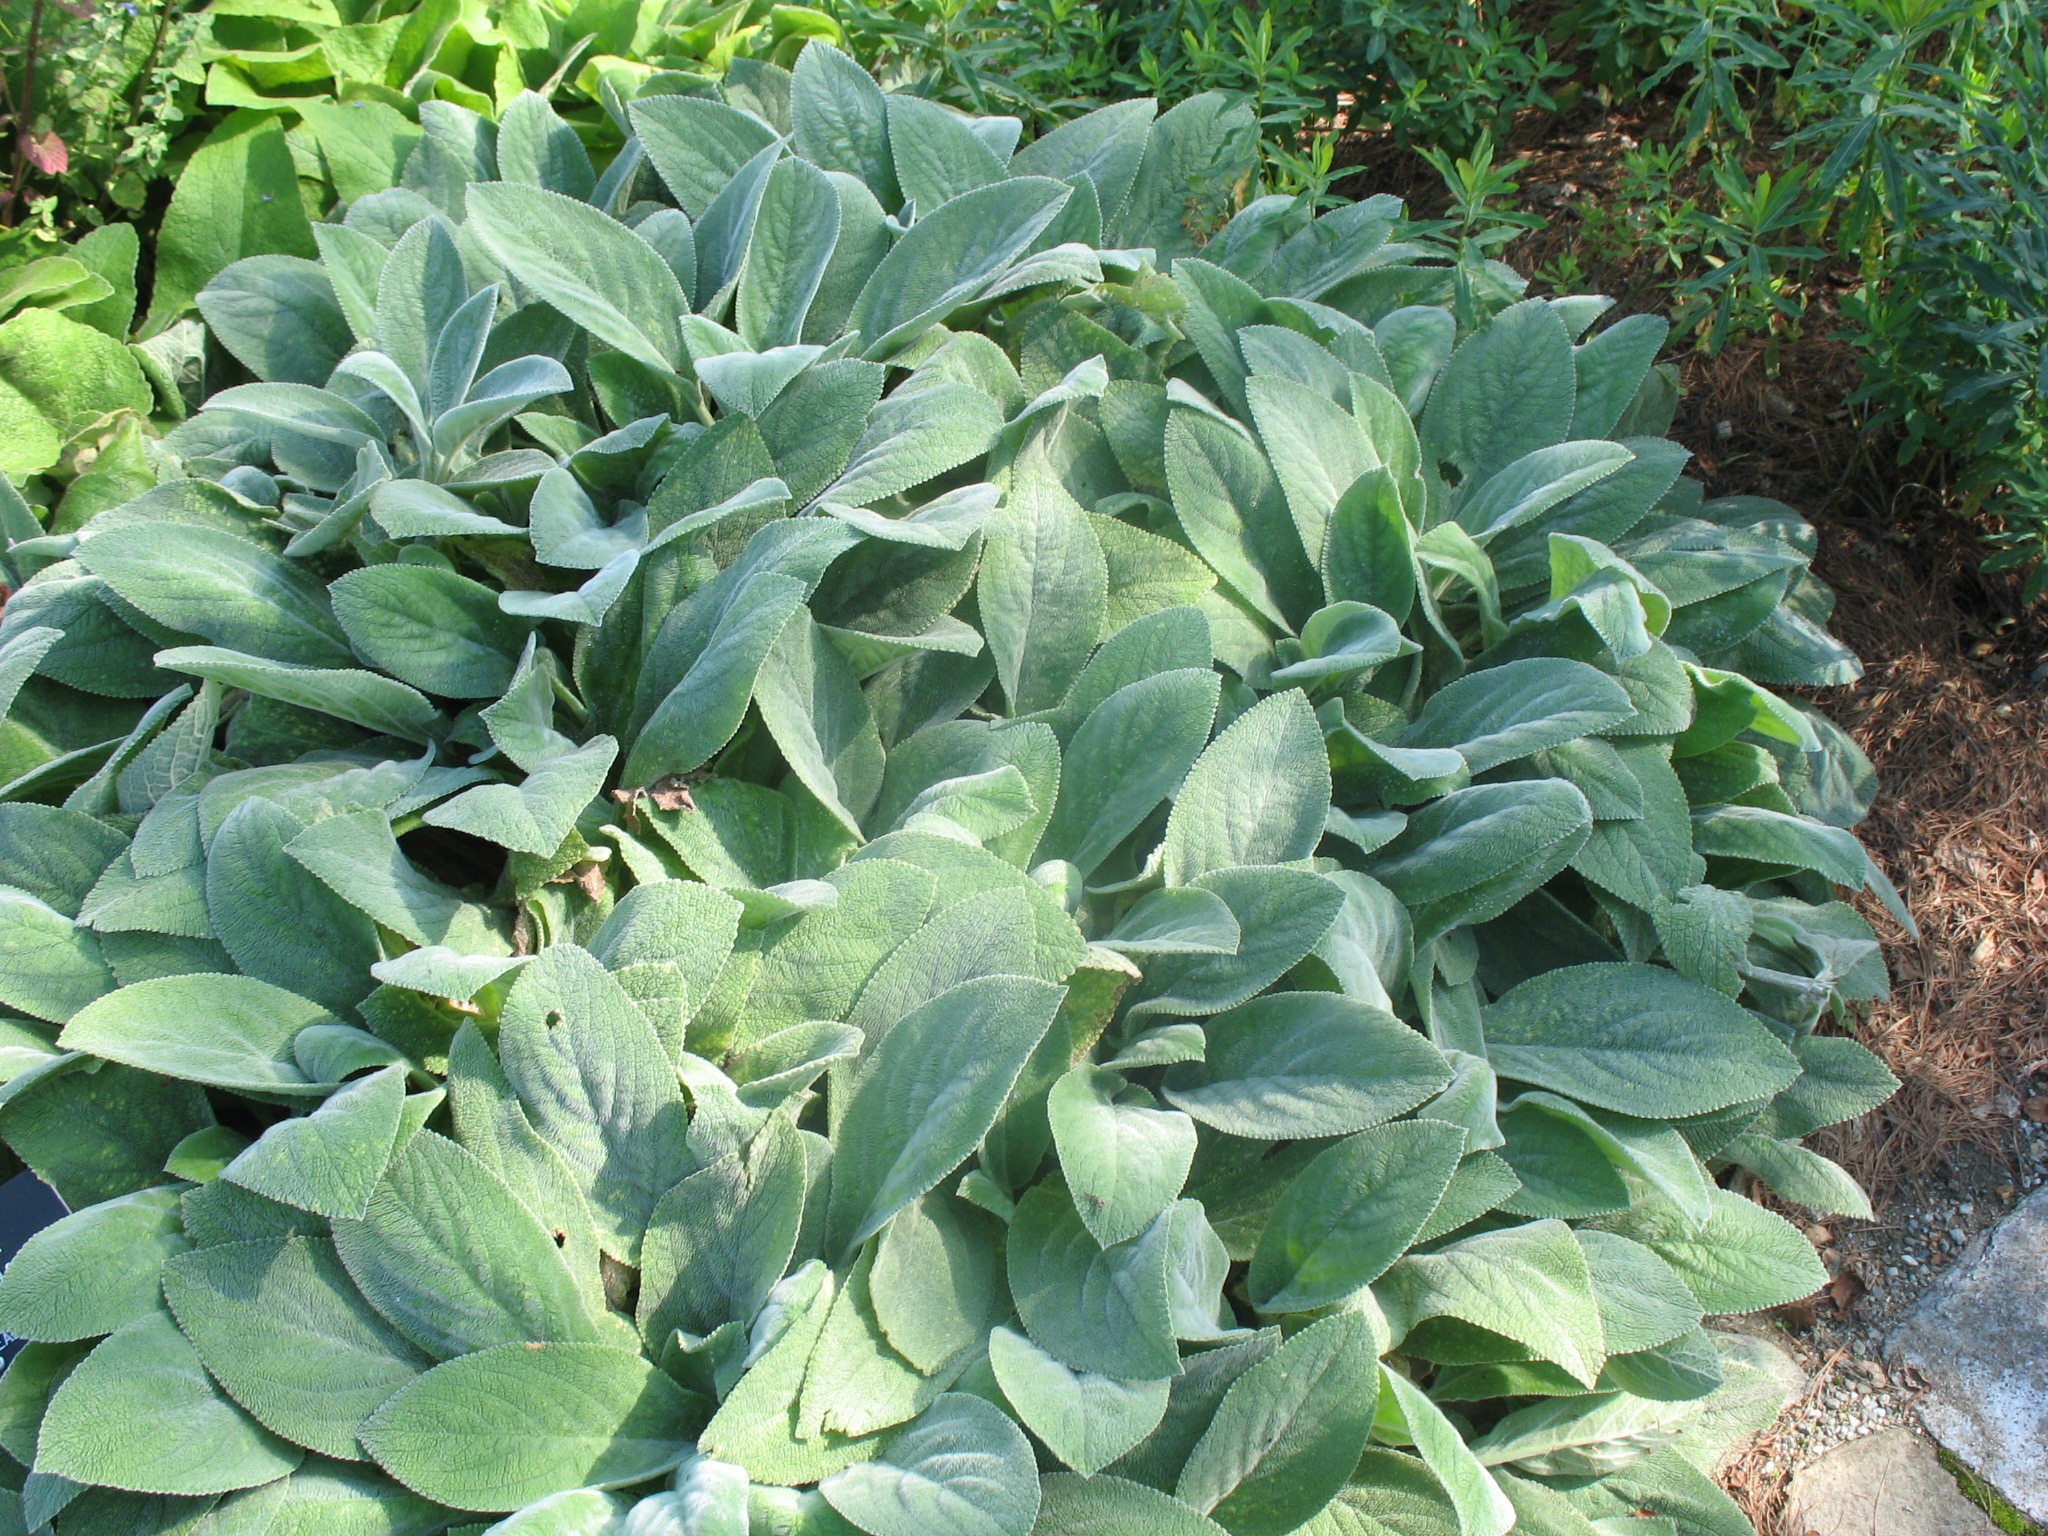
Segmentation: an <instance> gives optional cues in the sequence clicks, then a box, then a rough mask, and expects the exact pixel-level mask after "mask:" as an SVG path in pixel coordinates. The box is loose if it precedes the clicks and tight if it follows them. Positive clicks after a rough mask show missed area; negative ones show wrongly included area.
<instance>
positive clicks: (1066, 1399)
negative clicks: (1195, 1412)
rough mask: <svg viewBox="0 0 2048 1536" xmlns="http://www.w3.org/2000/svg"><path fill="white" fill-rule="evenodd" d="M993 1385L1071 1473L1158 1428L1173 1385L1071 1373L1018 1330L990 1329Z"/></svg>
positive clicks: (1086, 1470) (1102, 1462)
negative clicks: (1168, 1392)
mask: <svg viewBox="0 0 2048 1536" xmlns="http://www.w3.org/2000/svg"><path fill="white" fill-rule="evenodd" d="M988 1350H989V1366H990V1368H991V1369H992V1370H993V1371H994V1373H995V1378H996V1384H997V1385H998V1386H1000V1387H1001V1388H1002V1390H1003V1396H1004V1397H1005V1398H1007V1399H1008V1400H1009V1403H1010V1406H1011V1407H1012V1408H1013V1409H1015V1410H1016V1412H1017V1414H1018V1416H1019V1417H1020V1418H1021V1419H1022V1420H1023V1422H1024V1424H1025V1425H1026V1426H1027V1427H1028V1428H1029V1429H1030V1430H1031V1431H1032V1432H1033V1433H1034V1434H1036V1435H1037V1436H1038V1438H1039V1439H1041V1440H1043V1441H1044V1442H1045V1443H1046V1445H1047V1446H1048V1447H1049V1448H1050V1449H1051V1451H1052V1453H1053V1454H1054V1455H1055V1456H1057V1457H1059V1459H1060V1460H1061V1461H1063V1462H1065V1463H1066V1464H1067V1465H1068V1466H1070V1467H1072V1468H1073V1469H1074V1470H1075V1471H1076V1472H1079V1473H1081V1474H1082V1475H1083V1476H1084V1477H1085V1476H1092V1475H1094V1474H1095V1473H1097V1472H1099V1471H1101V1470H1102V1469H1103V1468H1104V1467H1106V1466H1108V1465H1109V1464H1110V1463H1111V1462H1112V1461H1115V1460H1116V1459H1117V1457H1119V1456H1121V1455H1123V1453H1124V1452H1126V1451H1128V1450H1129V1449H1130V1448H1131V1447H1132V1446H1134V1445H1136V1444H1137V1443H1138V1442H1139V1441H1140V1440H1142V1439H1144V1438H1145V1436H1147V1435H1149V1434H1150V1433H1151V1432H1152V1431H1153V1430H1154V1429H1156V1428H1157V1427H1158V1425H1159V1421H1160V1419H1161V1418H1162V1417H1164V1415H1165V1413H1166V1399H1167V1389H1168V1387H1169V1385H1170V1383H1169V1382H1168V1381H1166V1380H1159V1381H1131V1382H1126V1381H1117V1380H1115V1379H1114V1378H1112V1377H1108V1376H1098V1375H1095V1374H1094V1373H1093V1372H1089V1371H1075V1370H1070V1369H1068V1368H1067V1367H1066V1366H1064V1365H1062V1364H1061V1363H1060V1362H1059V1361H1058V1360H1056V1359H1054V1358H1053V1357H1052V1356H1051V1355H1049V1354H1047V1353H1046V1352H1045V1351H1044V1350H1042V1349H1040V1348H1039V1347H1038V1346H1037V1345H1036V1344H1033V1343H1032V1342H1031V1341H1030V1340H1029V1339H1027V1338H1025V1337H1024V1336H1023V1335H1022V1334H1020V1333H1013V1332H1011V1331H1010V1330H1009V1329H1008V1328H997V1329H995V1330H994V1331H992V1332H991V1333H990V1334H989V1340H988Z"/></svg>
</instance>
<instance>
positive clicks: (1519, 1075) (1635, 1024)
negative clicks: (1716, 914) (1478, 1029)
mask: <svg viewBox="0 0 2048 1536" xmlns="http://www.w3.org/2000/svg"><path fill="white" fill-rule="evenodd" d="M1485 1030H1486V1045H1487V1056H1488V1058H1489V1059H1490V1060H1491V1061H1492V1062H1493V1065H1494V1068H1495V1070H1496V1071H1498V1072H1499V1073H1500V1074H1501V1075H1502V1076H1503V1077H1508V1078H1513V1079H1515V1080H1516V1081H1519V1082H1526V1083H1532V1084H1535V1085H1536V1086H1538V1087H1542V1088H1548V1089H1550V1090H1552V1091H1553V1092H1556V1093H1560V1094H1562V1095H1564V1096H1565V1097H1566V1098H1573V1099H1578V1100H1581V1101H1583V1102H1584V1103H1587V1104H1590V1105H1593V1106H1595V1107H1598V1108H1601V1109H1612V1110H1618V1111H1619V1112H1621V1113H1622V1114H1625V1115H1638V1116H1646V1117H1661V1118H1677V1117H1679V1116H1683V1115H1696V1114H1705V1113H1707V1112H1708V1111H1710V1110H1716V1109H1723V1108H1725V1107H1727V1106H1728V1105H1730V1104H1735V1103H1740V1102H1742V1101H1743V1100H1746V1099H1757V1098H1767V1097H1769V1096H1770V1095H1771V1094H1774V1093H1776V1092H1777V1091H1778V1090H1779V1089H1781V1088H1785V1087H1788V1086H1789V1085H1790V1084H1791V1083H1792V1081H1793V1079H1794V1078H1796V1077H1797V1076H1798V1070H1799V1064H1798V1060H1797V1058H1796V1057H1794V1056H1793V1055H1792V1053H1791V1052H1790V1051H1789V1050H1787V1049H1786V1048H1785V1047H1784V1046H1783V1045H1781V1044H1780V1043H1779V1042H1778V1040H1777V1038H1776V1037H1775V1036H1773V1035H1772V1034H1771V1032H1770V1031H1769V1030H1768V1029H1766V1028H1765V1027H1764V1026H1763V1025H1762V1024H1761V1023H1759V1022H1757V1020H1756V1019H1755V1018H1753V1017H1752V1016H1751V1015H1750V1014H1749V1013H1748V1011H1747V1010H1745V1009H1743V1008H1741V1007H1739V1006H1737V1005H1736V1004H1735V1003H1734V1002H1732V1001H1731V1000H1730V999H1728V998H1726V997H1723V996H1722V995H1721V994H1720V993H1718V992H1716V991H1714V990H1713V989H1712V988H1711V987H1703V986H1701V985H1700V984H1699V983H1698V982H1696V981H1688V980H1686V979H1685V978H1684V977H1683V976H1680V975H1678V974H1676V973H1675V972H1671V971H1666V970H1663V969H1661V968H1659V967H1656V966H1648V965H1616V964H1596V965H1581V966H1567V967H1565V968H1563V969H1560V970H1555V971H1549V972H1546V973H1544V974H1543V975H1541V976H1536V977H1533V978H1531V979H1530V980H1528V981H1525V982H1523V983H1522V984H1521V985H1520V986H1518V987H1515V988H1514V989H1512V990H1511V991H1509V992H1507V993H1506V994H1505V995H1503V996H1502V997H1501V998H1500V999H1499V1000H1498V1001H1497V1002H1495V1003H1493V1004H1492V1005H1491V1006H1490V1007H1488V1008H1487V1009H1486V1012H1485Z"/></svg>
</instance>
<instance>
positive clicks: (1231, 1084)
mask: <svg viewBox="0 0 2048 1536" xmlns="http://www.w3.org/2000/svg"><path fill="white" fill-rule="evenodd" d="M1205 1028H1206V1032H1207V1034H1208V1051H1207V1054H1206V1056H1205V1058H1204V1059H1203V1060H1201V1061H1199V1062H1183V1063H1181V1064H1180V1065H1179V1066H1176V1067H1172V1068H1170V1069H1169V1070H1168V1072H1167V1075H1166V1086H1165V1088H1164V1090H1163V1092H1164V1093H1165V1096H1166V1099H1167V1101H1168V1102H1169V1103H1171V1104H1173V1105H1174V1106H1176V1107H1177V1108H1179V1109H1183V1110H1186V1111H1187V1112H1188V1113H1189V1114H1190V1115H1193V1116H1194V1117H1195V1118H1196V1119H1197V1120H1200V1121H1201V1122H1203V1123H1204V1124H1205V1125H1210V1126H1213V1127H1215V1128H1216V1129H1217V1130H1220V1131H1224V1132H1226V1133H1228V1134H1230V1135H1233V1136H1249V1137H1256V1138H1260V1139H1264V1140H1277V1139H1285V1138H1289V1137H1305V1136H1306V1137H1313V1136H1345V1135H1349V1134H1351V1133H1353V1132H1356V1131H1362V1130H1365V1129H1366V1128H1368V1127H1370V1126H1374V1125H1378V1124H1379V1123H1380V1122H1382V1121H1384V1120H1390V1119H1392V1118H1393V1117H1394V1116H1395V1115H1398V1114H1401V1113H1403V1112H1404V1111H1406V1110H1410V1109H1413V1108H1414V1107H1415V1106H1416V1105H1418V1104H1420V1103H1421V1102H1422V1101H1423V1100H1424V1099H1427V1098H1428V1097H1430V1095H1432V1094H1434V1093H1436V1092H1437V1091H1438V1090H1439V1089H1441V1088H1442V1087H1443V1086H1444V1085H1445V1084H1447V1083H1448V1082H1449V1081H1450V1080H1451V1074H1450V1069H1449V1067H1448V1066H1447V1065H1446V1064H1445V1062H1444V1058H1443V1056H1442V1054H1441V1053H1440V1052H1439V1051H1438V1050H1437V1049H1436V1047H1435V1046H1433V1045H1431V1044H1430V1043H1429V1042H1428V1041H1427V1040H1425V1039H1424V1038H1423V1037H1422V1036H1421V1035H1419V1034H1417V1033H1416V1032H1415V1031H1414V1030H1412V1029H1410V1028H1409V1027H1408V1026H1407V1025H1405V1024H1403V1023H1401V1022H1400V1021H1399V1020H1398V1019H1396V1018H1394V1017H1393V1015H1391V1014H1388V1013H1383V1012H1381V1011H1380V1010H1379V1009H1377V1008H1373V1007H1370V1006H1368V1005H1366V1004H1364V1003H1359V1002H1354V1001H1352V1000H1351V999H1349V998H1345V997H1340V996H1338V995H1336V994H1335V993H1330V992H1276V993H1273V994H1271V995H1269V996H1266V997H1261V998H1257V999H1255V1000H1254V1001H1252V1002H1249V1003H1245V1004H1242V1005H1240V1006H1239V1007H1236V1008H1233V1009H1231V1010H1230V1011H1229V1012H1227V1013H1221V1014H1218V1015H1217V1016H1216V1017H1215V1018H1213V1019H1211V1020H1209V1021H1208V1023H1207V1025H1206V1026H1205Z"/></svg>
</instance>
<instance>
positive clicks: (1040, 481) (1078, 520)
mask: <svg viewBox="0 0 2048 1536" xmlns="http://www.w3.org/2000/svg"><path fill="white" fill-rule="evenodd" d="M1001 185H1003V186H1007V185H1010V184H1009V183H1002V184H1001ZM986 190H988V191H998V190H1000V187H991V188H988V189H986ZM1046 437H1047V433H1045V432H1041V433H1039V434H1038V435H1037V436H1036V437H1034V438H1033V440H1032V442H1031V444H1030V445H1029V446H1028V447H1027V448H1026V449H1025V451H1024V453H1023V454H1021V455H1020V456H1019V459H1018V462H1017V463H1016V465H1014V466H1013V467H1012V469H1011V471H1010V483H1009V486H1008V488H1007V490H1006V493H1005V498H1004V506H1003V509H1002V511H1001V512H1000V513H999V514H998V515H997V516H996V517H995V518H993V519H991V521H990V524H989V530H988V538H987V542H986V544H985V545H984V548H983V553H982V562H981V570H980V574H979V576H978V578H977V580H976V585H975V594H976V597H977V599H978V602H979V607H980V610H981V624H982V631H983V634H984V636H985V637H986V639H987V641H988V648H989V654H990V655H991V656H992V657H993V658H994V660H995V664H996V675H997V676H998V677H999V678H1001V679H1002V684H1003V692H1004V694H1005V695H1006V696H1007V697H1008V699H1009V701H1010V708H1011V712H1012V713H1015V714H1025V713H1029V712H1030V711H1032V710H1036V709H1045V708H1050V707H1051V706H1052V705H1055V704H1057V703H1058V702H1059V701H1060V699H1061V698H1062V697H1064V696H1065V694H1066V692H1067V690H1068V688H1069V687H1071V686H1072V684H1073V682H1074V679H1075V678H1076V677H1077V676H1079V674H1080V671H1081V668H1082V667H1083V666H1085V665H1086V664H1087V660H1088V656H1089V654H1090V653H1091V652H1092V651H1093V649H1094V647H1095V642H1096V641H1097V640H1098V639H1099V638H1100V637H1101V634H1102V623H1103V615H1104V613H1105V612H1106V611H1107V604H1108V595H1109V567H1108V565H1107V564H1106V562H1105V561H1104V558H1103V554H1102V546H1101V544H1100V543H1098V542H1097V540H1096V537H1095V533H1094V530H1093V529H1092V528H1091V527H1090V526H1089V523H1088V516H1087V514H1086V513H1085V512H1084V511H1083V510H1082V508H1081V505H1080V503H1079V502H1077V501H1075V500H1074V498H1073V496H1072V495H1071V494H1070V493H1069V492H1068V491H1067V489H1066V487H1065V486H1063V485H1062V484H1060V482H1059V480H1058V478H1057V475H1056V471H1055V469H1054V467H1053V465H1052V463H1051V461H1050V456H1049V451H1048V447H1047V443H1046Z"/></svg>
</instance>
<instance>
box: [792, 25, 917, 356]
mask: <svg viewBox="0 0 2048 1536" xmlns="http://www.w3.org/2000/svg"><path fill="white" fill-rule="evenodd" d="M789 115H790V122H791V125H792V128H793V130H794V136H795V141H796V150H797V153H798V154H800V155H802V156H803V158H804V159H806V160H808V161H810V162H811V163H812V164H813V165H816V166H820V167H822V168H823V169H825V170H828V171H843V172H846V173H847V174H849V175H853V176H858V177H859V178H860V179H861V180H862V181H864V182H866V183H867V184H868V186H869V187H870V188H872V189H873V191H874V194H875V196H876V197H878V198H880V199H881V200H882V202H883V204H884V205H885V206H886V207H889V208H894V207H896V206H897V204H898V203H899V202H900V201H901V198H900V197H898V196H897V187H896V176H895V170H894V168H893V166H892V165H891V163H890V158H889V117H888V104H887V101H886V99H885V98H884V97H883V95H882V89H881V87H880V86H878V85H877V84H875V82H874V80H873V79H872V78H871V77H870V76H869V74H868V72H867V71H866V70H864V69H862V68H861V67H860V66H859V65H858V64H856V63H855V62H854V61H853V60H852V59H850V58H848V57H847V56H846V55H845V54H843V53H841V52H840V51H839V50H838V49H837V48H834V47H833V46H832V45H831V44H830V43H828V42H826V41H824V40H823V39H820V40H818V41H817V42H815V43H813V44H810V45H808V46H806V47H805V49H804V51H803V52H802V53H801V54H799V55H798V56H797V63H796V69H795V70H794V71H793V72H792V79H791V80H790V87H789ZM919 211H920V212H930V211H931V210H929V209H920V210H919ZM869 334H870V335H873V334H875V333H874V332H872V331H870V332H869Z"/></svg>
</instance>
